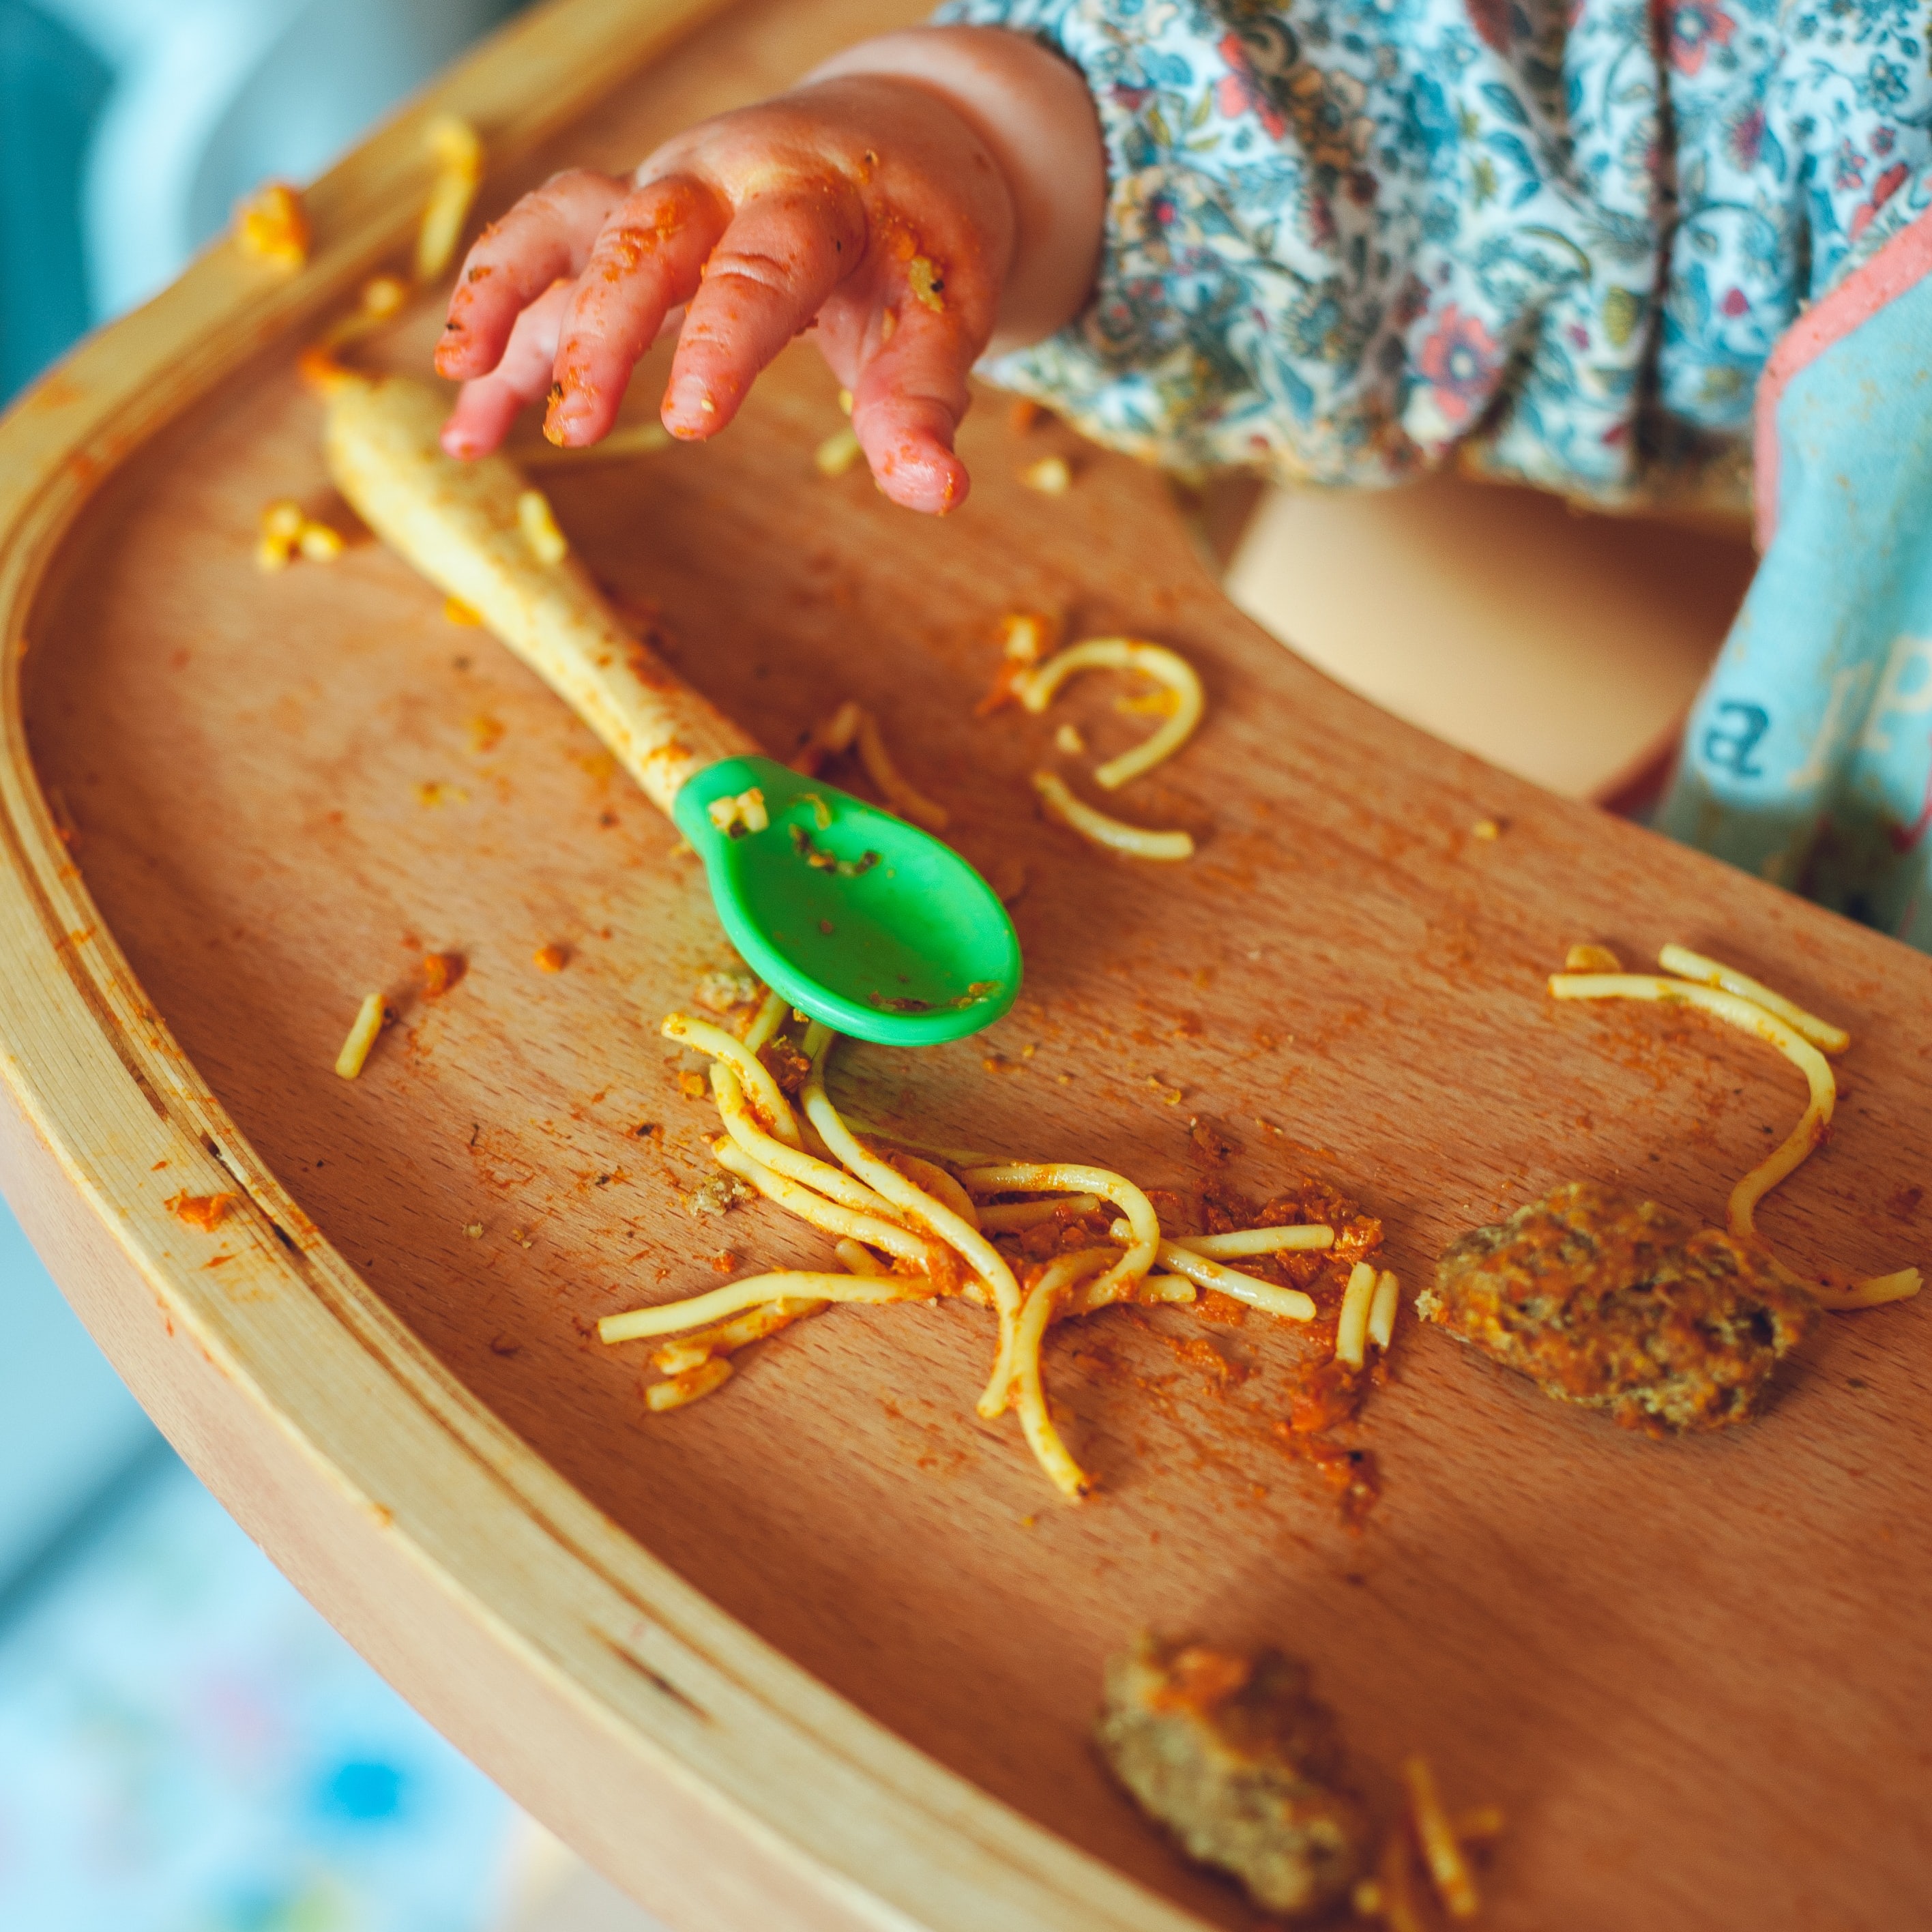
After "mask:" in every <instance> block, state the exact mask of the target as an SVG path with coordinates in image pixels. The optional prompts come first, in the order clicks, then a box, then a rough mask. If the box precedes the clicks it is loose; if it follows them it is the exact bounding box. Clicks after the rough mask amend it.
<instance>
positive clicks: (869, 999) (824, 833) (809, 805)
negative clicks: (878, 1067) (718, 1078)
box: [671, 757, 1021, 1046]
mask: <svg viewBox="0 0 1932 1932" xmlns="http://www.w3.org/2000/svg"><path fill="white" fill-rule="evenodd" d="M754 793H755V794H756V796H757V800H758V807H759V808H754V811H752V812H751V817H752V818H753V819H754V820H755V819H756V818H758V817H763V820H764V821H765V822H764V823H763V826H762V827H761V828H760V829H757V830H755V831H754V830H751V829H748V826H747V825H746V824H745V821H744V819H743V817H740V816H736V815H735V814H733V811H732V810H731V801H733V800H735V799H745V798H748V796H750V795H751V794H754ZM714 805H717V806H718V807H720V810H719V811H718V814H715V816H714V814H713V811H712V807H713V806H714ZM671 815H672V817H673V818H674V819H675V820H676V823H677V826H678V829H679V830H680V831H681V832H682V833H683V834H684V835H685V838H687V839H688V840H689V841H691V844H692V845H693V846H694V847H696V849H697V853H698V855H699V856H700V857H701V858H702V859H703V861H704V867H705V871H706V874H708V876H709V880H710V884H711V896H712V901H713V903H714V904H715V905H716V907H717V908H718V916H719V918H720V919H721V920H722V921H723V922H724V930H725V932H726V933H727V935H729V937H730V941H731V943H732V944H733V946H735V947H736V948H737V949H738V951H739V954H740V955H741V956H742V958H743V959H744V961H745V965H748V966H749V967H750V968H751V971H753V972H754V973H755V974H757V976H758V977H759V978H760V979H761V980H763V981H764V983H765V984H766V986H769V987H771V988H772V989H774V990H775V992H779V993H781V994H783V995H784V997H785V998H787V1000H789V1001H790V1002H791V1003H792V1004H793V1006H794V1007H796V1008H797V1009H798V1010H799V1011H800V1012H801V1013H806V1014H808V1015H809V1016H811V1018H812V1019H815V1020H822V1021H823V1022H824V1023H825V1025H827V1026H829V1027H830V1028H832V1030H833V1031H835V1032H837V1033H841V1034H853V1035H854V1036H855V1037H857V1038H859V1039H861V1040H874V1041H877V1042H878V1043H880V1044H881V1045H883V1046H937V1045H938V1044H939V1043H941V1042H942V1041H944V1040H959V1039H961V1038H962V1037H964V1036H965V1035H966V1034H971V1033H977V1031H979V1030H980V1028H982V1027H984V1026H988V1025H991V1024H992V1022H994V1021H995V1020H996V1019H998V1018H999V1017H1000V1016H1001V1014H1002V1013H1004V1012H1006V1011H1007V1009H1008V1008H1009V1007H1010V1006H1012V1004H1013V1001H1014V1000H1015V999H1016V998H1017V997H1018V995H1019V989H1020V973H1021V965H1020V945H1019V935H1017V934H1016V932H1014V930H1013V921H1012V920H1011V919H1010V918H1009V917H1008V916H1007V909H1006V907H1004V906H1003V905H1002V904H1001V903H1000V900H999V896H998V894H997V893H995V892H994V890H993V889H992V886H989V885H988V884H987V883H986V880H984V879H983V878H982V877H980V874H978V873H977V871H974V868H972V867H971V865H968V863H967V862H966V861H965V859H962V857H960V856H959V853H956V851H954V850H953V848H952V847H950V846H949V845H946V844H942V843H941V841H939V840H938V839H937V838H934V837H933V836H932V835H931V834H930V833H929V832H922V831H921V830H920V829H919V827H918V826H916V825H909V824H907V823H906V821H905V820H904V819H902V818H899V817H895V816H894V815H893V814H892V813H891V812H889V811H883V810H881V809H880V808H879V807H878V806H877V805H868V804H867V803H866V802H865V800H864V799H858V798H854V797H853V796H852V795H851V793H849V792H845V791H841V790H839V789H838V787H837V786H836V785H829V784H826V783H824V782H823V781H822V780H821V779H818V778H807V777H806V776H805V775H804V774H803V773H802V772H795V771H793V770H792V769H790V766H785V765H781V764H779V763H777V762H776V761H775V760H773V759H771V758H765V757H735V758H725V759H721V760H719V761H718V763H715V764H712V765H707V766H706V767H705V768H704V769H703V770H701V771H700V772H697V773H696V774H695V775H694V776H693V777H691V778H690V779H689V780H688V781H687V782H686V783H685V785H684V787H683V788H682V790H680V791H679V793H678V794H677V796H676V801H675V802H674V803H673V808H672V814H671ZM717 817H723V818H725V819H726V820H727V821H729V822H730V823H729V829H726V828H725V827H724V826H721V825H720V824H718V823H717V822H716V818H717Z"/></svg>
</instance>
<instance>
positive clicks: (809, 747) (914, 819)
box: [792, 698, 953, 832]
mask: <svg viewBox="0 0 1932 1932" xmlns="http://www.w3.org/2000/svg"><path fill="white" fill-rule="evenodd" d="M848 751H850V752H852V753H854V754H856V756H857V758H858V760H859V764H860V765H861V766H862V767H863V769H864V770H865V775H866V776H867V777H868V778H870V779H871V781H872V783H873V784H874V786H875V787H877V790H878V793H879V796H880V797H881V798H882V799H884V800H885V802H886V806H887V808H889V810H891V811H895V812H897V813H898V815H899V817H901V818H904V819H907V820H910V822H911V823H913V824H914V825H917V826H922V827H923V828H924V829H926V831H928V832H944V830H945V829H946V828H947V826H948V825H949V824H950V823H951V822H952V817H953V814H951V813H950V812H949V811H947V808H945V806H944V805H941V804H940V803H939V802H938V800H937V799H930V798H928V797H927V796H926V794H925V793H924V792H922V791H921V790H919V787H917V786H916V785H915V784H913V782H912V781H911V780H910V778H907V776H906V775H905V774H904V772H901V770H900V769H899V768H898V766H897V765H896V764H895V763H893V761H892V754H891V753H890V752H889V751H887V750H886V741H885V740H884V739H883V738H882V737H881V736H880V735H879V721H878V720H877V718H874V716H873V715H872V714H871V712H869V711H868V710H867V709H865V706H863V705H862V704H859V703H855V702H854V701H853V700H851V699H850V698H847V700H846V701H845V702H844V703H843V704H841V705H840V706H839V707H838V709H837V710H836V711H835V712H832V715H831V716H830V717H829V718H826V721H824V723H823V724H820V726H819V727H818V728H817V730H815V731H814V732H812V733H811V735H810V736H808V738H807V739H805V742H804V743H803V744H802V745H800V746H799V750H798V755H797V756H796V757H795V758H793V760H792V766H793V769H794V770H796V771H801V772H805V774H806V775H808V776H809V777H816V776H817V773H818V771H819V768H820V766H822V765H823V763H825V761H826V759H828V758H837V757H844V755H845V754H846V753H847V752H848Z"/></svg>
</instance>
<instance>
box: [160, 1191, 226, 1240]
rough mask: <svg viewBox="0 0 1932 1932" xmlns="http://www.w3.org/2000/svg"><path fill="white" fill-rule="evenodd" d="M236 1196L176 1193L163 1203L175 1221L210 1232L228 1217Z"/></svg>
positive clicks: (205, 1232) (206, 1232)
mask: <svg viewBox="0 0 1932 1932" xmlns="http://www.w3.org/2000/svg"><path fill="white" fill-rule="evenodd" d="M236 1198H237V1197H236V1196H234V1195H233V1194H177V1195H175V1196H174V1197H173V1198H172V1199H171V1200H169V1201H168V1202H166V1203H165V1204H164V1205H165V1206H166V1208H167V1211H168V1212H169V1214H172V1216H173V1217H175V1220H177V1221H184V1222H185V1223H187V1225H188V1226H190V1228H199V1229H201V1231H202V1233H204V1234H209V1235H211V1234H212V1233H214V1230H215V1229H217V1228H218V1227H220V1225H221V1224H222V1223H223V1221H225V1220H226V1219H227V1218H228V1211H229V1208H232V1207H233V1206H234V1205H235V1202H236Z"/></svg>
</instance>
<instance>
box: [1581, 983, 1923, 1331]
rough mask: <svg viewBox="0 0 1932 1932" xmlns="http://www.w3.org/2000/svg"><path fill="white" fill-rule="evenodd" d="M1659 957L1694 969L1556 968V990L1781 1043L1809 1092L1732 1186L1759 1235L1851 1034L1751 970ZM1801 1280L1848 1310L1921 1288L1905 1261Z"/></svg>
mask: <svg viewBox="0 0 1932 1932" xmlns="http://www.w3.org/2000/svg"><path fill="white" fill-rule="evenodd" d="M1658 963H1659V964H1660V965H1663V966H1664V967H1665V968H1667V969H1670V971H1674V972H1681V973H1683V974H1687V975H1689V976H1692V977H1684V978H1676V977H1667V975H1666V974H1650V973H1555V974H1551V975H1550V992H1551V994H1552V995H1553V997H1555V998H1557V999H1559V1000H1652V1001H1658V1002H1661V1003H1662V1004H1675V1005H1682V1006H1689V1007H1697V1008H1698V1009H1699V1010H1700V1011H1702V1012H1704V1013H1709V1014H1710V1015H1711V1016H1712V1018H1714V1019H1720V1020H1722V1021H1723V1022H1724V1023H1725V1024H1726V1025H1727V1026H1733V1027H1736V1028H1738V1029H1739V1031H1740V1032H1743V1033H1748V1034H1754V1036H1755V1037H1757V1038H1758V1039H1760V1040H1763V1041H1764V1042H1766V1044H1767V1045H1769V1046H1775V1047H1776V1048H1777V1049H1778V1052H1781V1054H1783V1055H1784V1057H1785V1058H1787V1060H1789V1061H1790V1062H1791V1063H1792V1064H1793V1066H1795V1067H1796V1068H1797V1069H1798V1070H1799V1072H1800V1073H1802V1074H1803V1075H1804V1076H1805V1084H1806V1086H1807V1088H1808V1090H1809V1091H1808V1097H1807V1098H1806V1100H1805V1111H1804V1112H1803V1113H1802V1115H1800V1116H1799V1121H1798V1124H1797V1126H1796V1127H1793V1129H1792V1130H1791V1132H1790V1133H1788V1134H1787V1136H1785V1137H1784V1140H1783V1141H1782V1142H1780V1143H1779V1145H1778V1146H1777V1147H1776V1148H1774V1149H1773V1150H1772V1152H1771V1153H1770V1154H1768V1155H1766V1157H1765V1158H1764V1159H1763V1160H1761V1161H1760V1162H1759V1163H1758V1164H1757V1166H1755V1167H1754V1168H1753V1169H1751V1172H1749V1173H1748V1174H1747V1175H1745V1177H1744V1178H1742V1180H1741V1181H1739V1183H1738V1184H1737V1185H1736V1187H1733V1189H1732V1190H1731V1198H1730V1206H1729V1208H1728V1210H1727V1219H1728V1220H1729V1223H1730V1232H1731V1233H1732V1234H1733V1235H1736V1236H1737V1237H1739V1238H1740V1239H1745V1238H1752V1237H1754V1236H1756V1235H1757V1220H1756V1215H1757V1204H1758V1203H1759V1202H1760V1201H1761V1200H1763V1198H1764V1197H1765V1196H1766V1195H1767V1194H1769V1193H1770V1192H1771V1190H1772V1189H1773V1188H1774V1187H1776V1186H1777V1185H1778V1183H1779V1182H1780V1181H1782V1180H1784V1178H1785V1177H1786V1176H1787V1175H1789V1174H1790V1173H1791V1172H1792V1171H1793V1169H1796V1167H1798V1166H1799V1165H1800V1164H1801V1163H1802V1162H1803V1161H1804V1160H1806V1159H1807V1157H1808V1156H1809V1155H1810V1154H1811V1151H1812V1150H1813V1148H1816V1147H1817V1145H1819V1144H1820V1142H1822V1141H1823V1139H1824V1138H1825V1136H1826V1131H1827V1130H1828V1129H1829V1127H1830V1126H1831V1124H1832V1111H1833V1109H1835V1107H1836V1106H1837V1104H1838V1082H1837V1081H1836V1079H1835V1078H1834V1077H1833V1076H1832V1066H1831V1062H1830V1061H1828V1060H1827V1059H1826V1058H1825V1055H1826V1052H1834V1053H1837V1052H1843V1050H1844V1049H1846V1047H1848V1046H1850V1044H1851V1036H1850V1034H1848V1033H1846V1032H1844V1031H1843V1030H1842V1029H1841V1028H1838V1027H1835V1026H1833V1025H1830V1024H1829V1022H1826V1021H1824V1020H1821V1019H1818V1018H1817V1016H1815V1015H1814V1014H1811V1013H1807V1012H1806V1011H1805V1009H1804V1008H1803V1007H1799V1006H1796V1005H1795V1004H1793V1002H1792V1001H1790V1000H1787V998H1784V995H1782V994H1780V993H1775V992H1772V989H1770V988H1769V987H1768V986H1763V985H1760V983H1759V982H1758V981H1757V980H1754V979H1751V977H1748V975H1747V974H1742V973H1739V972H1738V971H1736V970H1735V969H1733V968H1730V967H1728V966H1725V965H1721V964H1720V963H1719V962H1718V961H1716V960H1715V959H1706V958H1705V957H1704V956H1703V954H1701V953H1693V952H1691V951H1690V950H1688V949H1687V948H1686V947H1681V946H1667V947H1665V948H1664V951H1663V953H1662V954H1661V956H1660V958H1659V962H1658ZM1778 1274H1780V1276H1781V1277H1784V1279H1785V1280H1790V1281H1796V1280H1799V1277H1796V1276H1794V1275H1793V1274H1791V1271H1790V1270H1789V1269H1788V1268H1784V1267H1782V1266H1781V1265H1780V1266H1778ZM1800 1285H1801V1286H1802V1287H1803V1288H1804V1289H1805V1292H1807V1293H1808V1295H1811V1298H1812V1299H1813V1300H1814V1301H1816V1302H1817V1303H1818V1304H1819V1305H1820V1307H1825V1308H1834V1309H1841V1310H1842V1309H1852V1308H1873V1307H1878V1306H1879V1304H1882V1303H1884V1302H1887V1301H1903V1300H1904V1299H1906V1298H1907V1297H1908V1296H1910V1295H1916V1294H1917V1293H1918V1290H1919V1286H1920V1280H1919V1274H1918V1270H1917V1269H1916V1268H1900V1269H1899V1270H1897V1271H1896V1272H1895V1273H1894V1274H1885V1275H1876V1276H1873V1277H1872V1278H1871V1279H1870V1280H1867V1281H1860V1282H1854V1283H1852V1285H1851V1286H1850V1287H1849V1288H1834V1287H1831V1286H1827V1285H1826V1284H1825V1283H1822V1282H1814V1281H1810V1280H1805V1281H1802V1283H1800Z"/></svg>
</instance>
